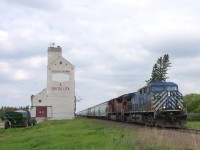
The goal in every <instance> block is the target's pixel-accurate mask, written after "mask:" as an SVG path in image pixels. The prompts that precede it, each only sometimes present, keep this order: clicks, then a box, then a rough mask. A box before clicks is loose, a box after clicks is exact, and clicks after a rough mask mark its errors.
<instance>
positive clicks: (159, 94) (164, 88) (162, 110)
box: [149, 82, 187, 127]
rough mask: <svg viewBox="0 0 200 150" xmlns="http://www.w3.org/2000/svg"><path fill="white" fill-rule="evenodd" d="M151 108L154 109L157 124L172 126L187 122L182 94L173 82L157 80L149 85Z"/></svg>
mask: <svg viewBox="0 0 200 150" xmlns="http://www.w3.org/2000/svg"><path fill="white" fill-rule="evenodd" d="M149 86H150V95H151V100H152V101H151V109H152V111H154V119H155V124H156V125H159V126H165V127H171V126H173V127H174V126H175V127H176V126H177V127H178V126H180V125H182V124H183V123H185V120H186V116H187V115H186V113H185V109H184V107H183V100H182V94H181V93H180V92H179V91H178V85H177V84H175V83H173V82H155V83H152V84H150V85H149Z"/></svg>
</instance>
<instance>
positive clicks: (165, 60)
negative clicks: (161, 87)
mask: <svg viewBox="0 0 200 150" xmlns="http://www.w3.org/2000/svg"><path fill="white" fill-rule="evenodd" d="M170 65H171V63H170V62H169V55H168V54H165V55H164V56H163V57H160V58H158V60H157V62H156V64H155V65H154V66H153V70H152V73H151V78H150V79H149V80H147V81H146V82H147V84H150V83H153V82H162V81H166V79H167V78H168V77H167V76H166V75H167V70H168V68H169V67H171V66H170Z"/></svg>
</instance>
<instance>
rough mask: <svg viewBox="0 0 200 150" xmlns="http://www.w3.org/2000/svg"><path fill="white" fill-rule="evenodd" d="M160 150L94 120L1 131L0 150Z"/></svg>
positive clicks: (134, 133) (134, 134) (135, 133)
mask: <svg viewBox="0 0 200 150" xmlns="http://www.w3.org/2000/svg"><path fill="white" fill-rule="evenodd" d="M27 149H34V150H46V149H47V150H159V149H166V150H168V149H170V148H165V147H163V146H162V145H154V144H152V143H150V144H144V143H143V141H142V140H141V139H140V136H139V132H138V131H132V130H130V129H122V128H119V127H115V126H112V125H109V124H102V123H99V122H97V121H96V120H89V119H85V118H79V119H75V120H63V121H45V122H43V123H40V124H38V125H36V126H32V127H27V128H11V129H7V130H5V129H0V150H27Z"/></svg>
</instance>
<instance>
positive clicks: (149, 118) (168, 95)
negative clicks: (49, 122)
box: [78, 82, 187, 127]
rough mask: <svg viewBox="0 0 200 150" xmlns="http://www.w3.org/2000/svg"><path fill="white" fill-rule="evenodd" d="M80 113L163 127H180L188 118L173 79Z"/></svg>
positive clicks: (145, 87)
mask: <svg viewBox="0 0 200 150" xmlns="http://www.w3.org/2000/svg"><path fill="white" fill-rule="evenodd" d="M78 115H80V116H85V117H96V118H106V119H109V120H117V121H123V122H136V123H142V124H145V125H151V126H161V127H180V126H181V125H183V124H184V123H185V122H186V117H187V113H186V110H185V108H184V107H183V100H182V94H181V93H180V92H179V90H178V85H177V84H176V83H173V82H154V83H151V84H149V85H147V86H144V87H143V88H141V89H139V90H138V91H137V92H133V93H128V94H124V95H121V96H119V97H116V98H113V99H111V100H109V101H106V102H104V103H101V104H99V105H96V106H93V107H91V108H88V109H85V110H83V111H80V112H79V113H78Z"/></svg>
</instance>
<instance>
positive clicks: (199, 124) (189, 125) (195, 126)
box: [183, 121, 200, 130]
mask: <svg viewBox="0 0 200 150" xmlns="http://www.w3.org/2000/svg"><path fill="white" fill-rule="evenodd" d="M183 127H185V128H192V129H198V130H200V121H187V123H186V124H185V125H184V126H183Z"/></svg>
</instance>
